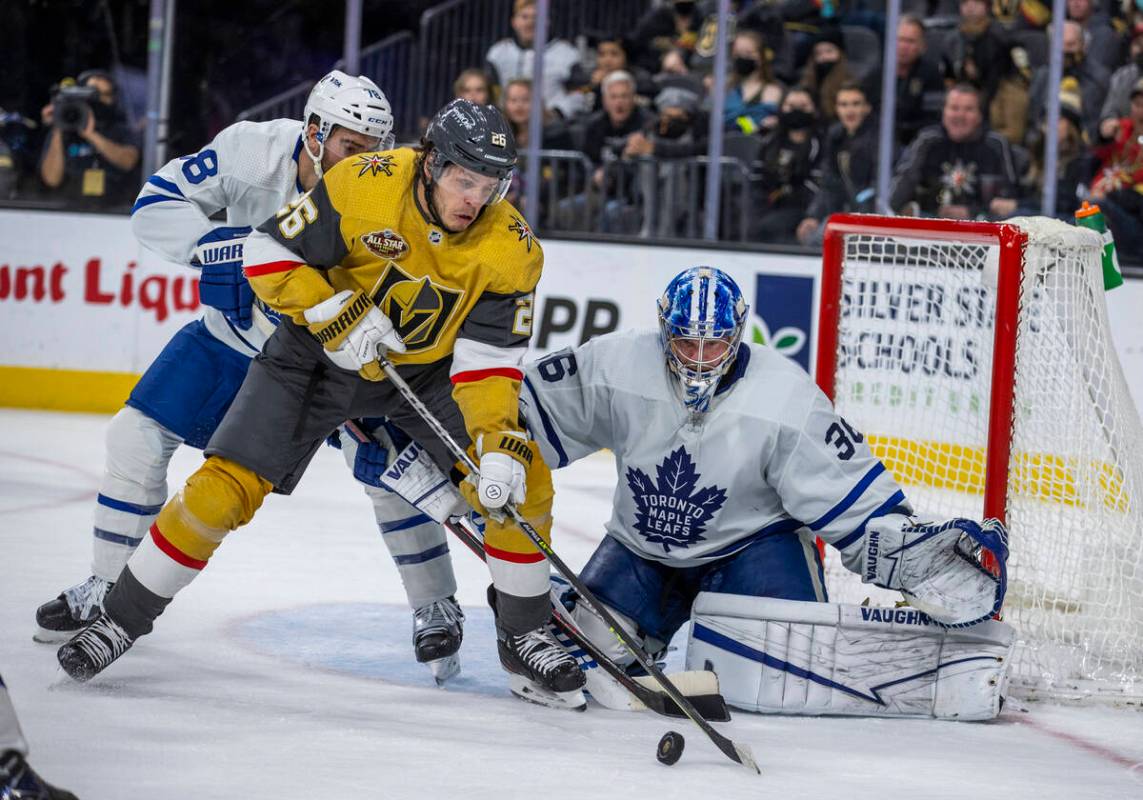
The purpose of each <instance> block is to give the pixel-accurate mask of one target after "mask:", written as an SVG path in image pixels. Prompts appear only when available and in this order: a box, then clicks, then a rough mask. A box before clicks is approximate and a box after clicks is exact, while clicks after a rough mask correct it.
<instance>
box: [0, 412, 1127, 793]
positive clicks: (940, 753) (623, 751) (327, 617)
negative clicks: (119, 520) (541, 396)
mask: <svg viewBox="0 0 1143 800" xmlns="http://www.w3.org/2000/svg"><path fill="white" fill-rule="evenodd" d="M106 423H107V417H101V416H88V415H73V414H51V413H42V412H24V411H0V598H2V603H0V672H2V674H3V676H4V679H5V682H6V683H7V684H8V686H9V689H10V691H11V693H12V697H13V699H14V701H15V703H16V706H17V710H18V712H19V714H20V717H21V722H22V724H23V726H24V732H25V734H26V736H27V738H28V740H29V742H30V744H31V748H32V754H31V761H32V763H33V764H34V765H35V766H36V767H37V769H39V770H40V772H42V773H43V774H44V775H45V776H46V777H48V778H49V779H50V780H52V781H53V782H55V783H58V784H60V785H62V786H65V787H67V788H69V789H71V790H73V791H75V792H76V793H77V794H78V795H79V797H80V798H83V800H130V799H131V798H147V799H148V800H156V799H161V800H167V799H168V798H169V799H170V800H179V799H181V798H187V800H207V799H208V798H227V799H228V800H229V799H231V798H235V799H236V798H303V797H321V798H325V797H337V798H437V797H440V798H446V797H447V798H494V799H495V800H507V799H509V798H512V799H514V798H535V800H555V799H556V798H577V799H582V798H656V800H658V798H674V797H680V798H699V797H702V798H707V797H709V798H719V799H720V800H721V799H722V798H738V797H742V798H747V797H749V798H843V797H844V798H846V799H847V800H862V799H865V798H868V800H885V798H887V797H908V798H911V799H914V798H916V799H920V800H927V799H928V798H957V799H960V798H977V797H999V798H1004V799H1005V800H1017V799H1018V798H1035V800H1080V799H1081V798H1099V800H1114V799H1117V798H1143V713H1140V712H1139V711H1138V710H1133V709H1112V708H1077V707H1064V706H1052V705H1041V704H1037V705H1033V706H1031V707H1030V708H1029V709H1028V710H1026V711H1020V710H1016V709H1013V708H1011V706H1010V707H1009V708H1007V709H1006V710H1005V711H1004V713H1002V714H1001V716H1000V718H999V719H998V720H996V721H995V722H992V723H985V724H982V723H952V722H936V721H913V720H909V721H900V720H872V719H808V718H776V717H763V716H759V715H754V714H750V713H746V712H737V713H735V714H734V719H733V721H732V722H730V723H727V724H721V725H719V726H718V727H719V729H720V730H721V731H722V732H723V733H724V734H725V735H727V736H729V737H731V738H732V739H734V740H735V741H738V742H742V743H745V744H748V745H749V746H750V747H751V748H753V751H754V754H755V756H756V757H757V759H758V761H759V763H760V764H761V765H762V769H763V775H762V776H761V777H758V776H755V775H752V774H749V773H747V771H746V770H744V769H742V768H741V767H739V766H737V765H735V764H733V763H732V762H730V761H729V760H727V759H726V758H725V757H724V756H723V755H722V754H721V753H719V752H718V751H717V750H715V749H714V747H713V746H712V745H711V744H710V743H709V742H708V741H707V740H706V739H705V737H704V736H703V734H702V733H701V732H699V731H698V729H697V728H695V727H694V726H693V725H691V724H690V723H688V722H686V721H675V720H670V721H668V720H666V719H664V718H662V717H656V716H654V715H651V714H648V713H640V714H636V713H621V712H615V711H608V710H604V709H602V708H600V707H598V706H592V707H590V708H589V709H588V711H587V712H586V713H582V714H576V713H572V712H567V711H555V710H550V709H546V708H540V707H537V706H531V705H527V704H525V703H523V702H521V701H519V700H516V699H514V698H513V697H511V696H510V695H509V694H508V693H507V690H506V689H505V684H504V680H503V677H502V675H501V673H500V671H499V667H498V665H497V663H496V658H495V653H494V648H493V646H492V641H493V640H492V633H491V617H490V615H489V612H488V611H487V608H486V606H485V604H484V593H485V587H486V585H487V583H488V577H487V573H486V571H485V567H484V566H483V565H482V564H481V563H479V562H478V561H477V560H476V559H475V558H474V557H472V556H470V555H469V554H468V553H467V551H465V550H464V549H463V547H461V546H455V545H454V546H453V548H452V551H453V561H454V564H455V566H456V571H457V574H458V578H459V581H460V591H459V593H458V594H459V599H460V601H461V603H462V604H463V605H464V606H465V608H466V610H467V612H468V614H469V622H468V625H467V627H466V638H465V643H464V647H463V648H462V651H461V655H462V663H463V672H462V676H461V677H460V679H458V680H457V682H456V683H455V684H453V685H450V686H449V687H448V688H446V689H437V688H435V687H434V686H433V685H432V680H431V678H430V675H429V672H428V670H427V669H425V668H424V667H423V666H420V665H418V664H416V663H414V661H413V658H412V649H411V644H410V641H409V640H410V614H409V612H408V610H407V608H406V607H405V601H404V595H403V592H402V590H401V587H400V585H399V581H398V578H397V573H396V570H395V568H394V567H393V564H392V562H391V561H390V560H389V557H388V555H387V553H386V551H385V548H384V546H383V545H382V543H381V540H380V534H379V533H378V532H377V529H376V527H375V525H374V523H373V519H372V511H371V508H370V506H369V504H368V501H367V500H366V498H365V496H364V495H363V494H362V492H361V491H360V489H358V488H357V486H356V485H355V484H354V482H353V481H352V480H351V479H350V477H349V475H348V473H347V470H346V469H345V467H344V465H343V463H342V461H341V457H340V455H339V454H337V453H336V452H334V451H332V450H328V448H327V449H326V451H325V452H322V453H320V454H319V455H318V457H317V458H316V460H315V462H314V464H313V465H312V466H311V468H310V470H309V472H308V473H307V474H306V477H305V479H304V480H303V481H302V484H301V486H300V487H299V488H298V490H297V491H296V492H295V494H294V495H293V496H291V497H278V496H274V497H271V498H270V499H269V500H268V501H267V502H266V504H265V506H264V507H263V509H262V510H261V511H260V512H259V513H258V515H257V517H256V519H255V520H254V522H253V523H252V524H251V525H249V526H248V527H247V528H245V529H242V530H240V531H238V532H237V533H235V534H233V535H232V536H230V537H229V538H228V539H227V541H226V542H225V543H224V545H223V546H222V548H221V549H220V550H219V552H218V554H217V555H216V557H215V558H214V559H213V560H212V561H211V563H210V566H209V567H208V568H207V569H206V571H205V572H204V573H203V575H202V576H201V577H200V578H199V579H198V580H196V581H195V582H194V583H193V584H192V585H191V586H190V587H189V588H188V589H187V590H185V591H184V592H182V593H181V594H180V595H179V596H178V598H177V599H176V600H175V601H174V602H173V603H172V604H171V606H170V608H169V609H168V611H167V613H166V614H164V615H163V617H162V618H161V619H160V620H159V621H158V624H157V625H156V629H155V632H154V633H153V634H152V635H150V636H148V637H146V638H145V639H142V640H140V642H139V643H138V644H137V645H136V646H135V647H134V648H133V649H132V650H131V651H130V652H129V653H128V654H127V655H126V656H124V657H123V658H122V659H121V660H120V661H119V662H117V663H115V664H114V665H112V666H111V667H110V668H109V669H108V670H107V671H106V672H105V673H104V674H103V675H101V676H99V677H97V678H96V679H95V680H93V681H91V682H90V683H89V684H87V685H82V686H81V685H78V684H75V683H73V682H71V681H70V680H69V679H68V678H67V677H66V676H65V675H64V674H63V673H62V672H61V671H60V670H59V668H58V667H57V665H56V660H55V647H54V646H51V645H42V644H36V643H34V642H32V632H33V630H34V621H33V613H34V611H35V608H36V606H37V605H39V604H40V603H42V602H45V601H46V600H49V599H51V598H52V597H54V596H55V595H56V594H57V593H58V592H59V591H60V590H61V589H63V588H65V587H67V586H70V585H72V584H74V583H77V582H79V581H80V580H82V579H83V578H85V577H86V576H87V575H88V574H89V571H90V570H89V562H90V550H91V542H90V531H91V511H92V503H93V501H94V498H95V495H96V491H97V487H98V481H99V474H100V470H101V467H102V450H103V431H104V428H105V426H106ZM200 459H201V454H200V453H198V452H197V451H193V450H182V451H180V452H179V453H177V454H176V456H175V460H174V462H173V468H172V474H171V489H172V491H174V490H176V489H177V488H178V487H179V486H181V483H182V480H183V478H185V476H186V475H187V474H189V472H190V471H191V470H192V469H194V467H195V466H196V465H197V464H198V462H199V460H200ZM613 469H614V467H613V462H612V461H611V459H610V458H609V457H608V456H606V455H600V456H597V457H594V458H592V459H588V460H587V461H585V462H582V463H581V464H579V465H576V466H574V467H573V468H571V469H568V470H565V471H563V472H560V473H557V477H556V489H557V495H556V508H555V513H556V528H555V546H556V548H557V550H558V552H560V553H561V554H562V555H563V556H564V557H565V559H566V560H567V561H568V562H569V563H570V564H572V565H573V566H576V567H578V566H581V565H582V564H583V563H584V562H585V561H586V559H587V557H588V555H589V554H590V553H591V550H592V547H593V545H594V544H595V543H596V542H597V541H598V539H599V537H600V533H601V530H602V525H603V522H604V520H605V518H606V517H607V515H608V514H609V510H610V494H611V488H612V486H613V485H614V475H613ZM675 658H676V659H677V658H678V654H677V653H676V654H675ZM669 729H674V730H678V731H680V732H681V733H683V734H684V735H685V736H686V750H685V752H684V753H683V756H682V759H681V761H679V763H678V764H676V765H675V766H674V767H665V766H662V765H660V764H659V763H657V762H656V760H655V756H654V751H655V745H656V743H657V742H658V740H659V737H660V736H662V734H663V733H664V732H665V731H667V730H669Z"/></svg>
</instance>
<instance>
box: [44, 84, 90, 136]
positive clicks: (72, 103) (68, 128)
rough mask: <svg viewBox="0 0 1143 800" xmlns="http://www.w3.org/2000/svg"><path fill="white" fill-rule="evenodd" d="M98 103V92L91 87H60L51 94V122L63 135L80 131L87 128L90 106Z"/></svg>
mask: <svg viewBox="0 0 1143 800" xmlns="http://www.w3.org/2000/svg"><path fill="white" fill-rule="evenodd" d="M94 102H99V90H98V89H96V88H94V87H91V86H75V85H74V84H73V85H70V86H68V85H63V84H62V83H61V85H60V86H59V87H58V88H57V89H56V91H55V92H54V93H53V94H52V109H53V111H52V113H53V121H54V124H55V126H56V127H57V128H59V129H60V130H61V131H62V132H64V133H74V132H76V131H81V130H83V129H84V128H85V127H86V126H87V118H88V115H90V114H91V104H92V103H94Z"/></svg>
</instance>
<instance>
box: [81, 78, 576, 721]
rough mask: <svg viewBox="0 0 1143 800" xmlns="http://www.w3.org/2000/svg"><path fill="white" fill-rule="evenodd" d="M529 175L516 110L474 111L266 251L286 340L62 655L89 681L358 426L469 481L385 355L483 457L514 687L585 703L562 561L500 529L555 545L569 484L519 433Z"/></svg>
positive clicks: (280, 334) (531, 241) (340, 175)
mask: <svg viewBox="0 0 1143 800" xmlns="http://www.w3.org/2000/svg"><path fill="white" fill-rule="evenodd" d="M515 163H516V149H515V143H514V141H513V139H512V133H511V131H510V130H509V128H508V126H507V123H506V121H505V120H504V118H503V117H502V115H501V114H500V112H499V111H498V110H496V109H495V108H493V107H491V106H478V105H475V104H473V103H471V102H469V101H466V100H454V101H452V102H451V103H449V104H448V105H447V106H445V107H444V108H443V109H442V110H441V111H440V112H439V113H438V114H437V115H436V117H434V119H433V121H432V122H431V123H430V125H429V128H428V131H427V132H426V134H425V139H424V141H423V143H422V146H421V147H420V148H416V149H412V148H403V149H398V150H392V151H387V152H378V153H367V154H364V155H362V156H359V157H357V158H355V159H346V160H345V161H343V162H342V163H340V164H338V165H337V166H336V167H334V168H333V169H331V170H329V172H327V173H326V175H325V176H324V178H323V179H322V181H321V182H319V184H318V185H317V186H316V187H315V188H314V190H313V191H311V192H308V193H307V194H304V195H302V196H301V197H300V198H299V199H298V200H297V201H295V202H294V203H292V204H291V205H290V206H287V207H286V208H284V209H282V210H281V211H279V212H278V214H277V216H276V218H274V219H271V220H268V221H267V222H266V223H264V224H263V225H261V226H260V227H259V228H258V230H257V231H256V232H255V233H254V234H252V235H251V237H250V238H249V239H248V240H247V243H246V248H245V256H244V267H245V272H246V275H247V277H248V279H249V281H250V284H251V286H252V288H253V290H254V292H255V293H256V294H257V295H258V297H259V298H260V299H261V300H263V301H264V302H265V303H266V304H267V305H268V306H270V307H271V308H272V309H274V310H275V311H277V312H278V313H280V314H281V315H282V317H283V321H282V324H281V325H280V326H279V328H278V330H277V332H276V333H275V334H274V335H273V336H272V337H271V338H270V340H269V341H267V343H266V346H265V347H264V348H263V351H262V353H261V354H260V355H259V356H258V357H257V358H256V359H255V361H254V363H253V365H252V366H251V368H250V372H249V373H248V374H247V377H246V381H245V382H244V384H243V386H242V389H241V391H240V392H239V394H238V396H237V398H236V399H235V401H234V403H233V405H232V406H231V409H230V411H229V412H228V413H227V415H226V417H225V419H224V420H223V422H222V424H221V425H220V426H219V428H218V430H217V431H216V433H215V435H214V436H213V437H212V439H211V440H210V443H209V444H208V446H207V448H206V450H205V452H206V454H207V456H208V457H209V458H208V459H207V461H206V463H205V465H204V466H203V467H202V468H201V469H199V470H198V471H197V472H195V473H194V474H193V475H192V476H191V477H190V478H189V479H188V481H187V483H186V486H185V487H184V488H183V490H182V491H181V492H179V493H178V494H177V495H176V496H175V498H174V499H173V500H171V501H170V502H169V503H167V505H166V506H165V507H164V508H163V510H162V511H161V512H160V514H159V516H158V519H157V520H156V522H155V524H154V526H152V528H151V531H150V536H149V537H147V538H146V539H145V540H144V543H143V544H142V545H141V546H140V547H139V549H138V550H137V551H136V553H135V554H134V555H133V556H132V558H131V560H130V561H129V562H128V564H127V567H126V568H125V569H124V571H123V574H122V575H121V576H120V578H119V580H118V581H117V582H116V584H115V587H114V589H113V590H112V591H111V593H110V594H108V596H107V598H106V600H105V601H104V609H105V611H104V613H103V614H102V615H101V616H100V617H98V618H97V619H96V621H95V622H94V623H93V624H92V625H91V626H90V627H88V628H87V629H86V630H84V631H83V632H81V633H80V634H79V635H77V636H76V637H74V638H73V639H72V640H71V641H70V642H68V643H67V644H65V645H64V646H63V647H61V648H60V651H59V660H60V663H61V665H62V666H63V668H64V670H65V671H66V672H67V673H68V674H69V675H71V676H72V677H73V678H76V679H77V680H87V679H89V678H90V677H92V676H93V675H95V674H97V673H98V672H100V671H101V670H102V669H103V668H105V667H106V666H107V665H108V664H110V663H111V662H112V661H114V660H115V659H116V658H118V657H119V656H120V655H121V654H122V653H123V652H125V651H126V650H127V648H129V647H130V646H131V644H132V643H133V642H134V640H135V639H136V638H138V637H139V636H141V635H143V634H146V633H149V632H150V630H151V628H152V625H153V622H154V620H155V619H156V618H157V617H158V616H159V614H161V613H162V611H163V609H164V608H165V607H166V605H167V604H168V603H169V602H170V600H171V598H172V597H174V595H175V593H176V592H178V591H179V590H180V589H181V588H183V587H184V586H186V585H187V584H188V583H189V582H190V581H191V580H192V579H193V578H194V576H195V575H197V574H198V572H200V571H201V570H202V568H203V567H204V566H205V565H206V563H207V561H208V560H209V558H210V556H211V554H212V553H213V552H214V550H215V549H216V548H217V547H218V545H219V544H220V543H221V541H222V539H223V538H224V537H225V536H226V535H227V533H229V532H230V531H232V530H234V529H235V528H237V527H239V526H241V525H244V524H246V523H247V522H249V521H250V519H251V518H252V517H253V516H254V513H255V512H256V511H257V509H258V507H259V506H260V505H261V503H262V500H263V499H264V498H265V496H266V495H267V494H269V493H270V492H271V491H276V492H280V493H284V494H289V493H290V492H291V491H292V490H293V488H294V486H295V485H296V484H297V481H298V479H299V478H300V477H301V475H302V473H303V471H304V470H305V468H306V465H307V464H308V463H309V460H310V458H311V457H312V456H313V454H314V452H315V451H316V450H317V448H318V447H319V446H320V445H321V443H322V441H323V440H324V439H325V437H326V436H327V435H329V433H330V432H331V431H333V430H334V429H335V428H336V427H337V426H338V425H339V424H341V422H342V421H344V420H346V419H352V418H357V417H376V416H382V415H384V416H388V417H389V418H390V419H392V420H393V421H394V422H395V423H396V424H398V425H399V426H400V427H402V428H403V429H405V430H406V431H407V432H408V433H409V434H410V435H411V436H412V437H413V438H414V439H416V440H418V441H420V442H421V443H422V444H423V445H424V446H425V448H426V449H427V450H428V451H429V453H430V454H431V455H432V456H433V458H434V460H436V461H437V462H438V464H440V465H441V466H443V467H445V468H446V469H448V468H450V467H452V466H453V464H452V463H451V461H452V460H451V459H450V458H449V455H448V451H447V450H446V449H445V447H444V446H443V444H441V443H440V442H439V441H437V439H436V437H435V436H433V434H432V433H431V430H430V429H429V428H428V426H427V425H426V424H425V423H424V421H423V420H422V419H421V418H420V417H419V416H418V415H417V414H416V413H415V412H413V411H412V410H411V409H410V408H408V407H407V406H406V405H405V404H404V402H403V401H402V399H401V397H400V394H399V393H398V392H397V390H396V389H395V388H394V387H393V386H392V385H391V384H390V382H389V381H386V380H384V374H383V373H382V371H381V369H380V367H379V365H378V361H377V356H378V354H379V353H383V354H386V356H387V357H388V358H389V359H390V360H391V361H392V362H393V363H394V364H395V365H396V366H397V369H398V370H399V372H400V373H401V375H402V377H404V379H405V380H406V381H407V382H408V383H409V384H410V385H411V386H412V387H413V389H414V390H415V391H417V392H418V394H419V395H420V397H421V399H422V401H423V402H424V403H425V404H426V405H427V406H428V407H429V409H430V410H431V411H432V412H433V413H434V414H435V415H436V416H437V418H438V419H439V420H440V421H441V422H442V423H443V424H444V425H445V427H446V428H448V429H449V432H450V433H451V434H452V435H453V436H454V437H455V438H456V439H457V440H458V441H461V442H463V443H471V445H472V447H473V451H474V453H475V455H476V457H477V460H478V463H479V467H480V478H479V481H478V482H477V483H476V485H475V486H474V485H472V484H471V483H469V482H467V481H466V482H465V483H464V484H462V491H464V493H465V496H466V497H467V498H468V499H469V500H470V502H472V504H473V505H474V506H475V507H476V508H478V509H479V510H481V511H483V512H485V513H486V518H487V519H488V528H487V531H486V540H485V547H486V552H487V556H488V559H487V561H488V564H489V568H490V571H491V573H492V581H493V585H494V587H495V591H494V592H492V593H491V594H492V603H493V607H494V609H495V611H496V618H497V633H498V639H499V649H500V656H501V662H502V663H503V664H504V666H505V668H506V669H507V670H508V671H509V673H510V675H511V676H512V680H511V685H512V688H513V691H516V692H517V693H518V694H521V695H527V696H529V697H533V698H534V697H535V696H536V693H537V692H538V693H540V694H541V695H550V696H552V697H550V698H547V699H554V700H556V701H557V702H556V703H555V704H560V702H559V701H561V700H562V701H565V702H570V704H572V705H579V704H580V703H581V702H582V695H581V694H580V692H579V689H580V687H581V686H582V685H583V676H582V673H581V672H580V670H579V669H578V667H577V666H576V664H575V662H574V660H573V659H572V658H571V657H570V656H569V655H568V654H567V653H565V652H564V651H563V650H562V649H561V648H560V647H559V645H558V643H556V642H555V641H554V639H552V638H551V636H550V634H548V633H547V632H546V630H545V623H546V622H547V620H548V617H549V614H550V610H549V605H548V567H547V562H546V561H545V560H544V558H543V556H542V555H541V554H540V553H539V552H538V551H537V550H536V548H535V546H534V545H532V543H531V542H530V541H529V540H528V539H527V538H526V537H525V536H524V534H523V533H522V532H521V531H519V530H518V529H517V528H516V527H515V525H514V524H513V523H511V522H510V521H504V522H499V521H497V518H500V517H502V515H501V514H499V513H497V512H498V511H499V510H500V509H502V508H503V506H504V505H505V503H506V502H508V501H509V500H511V501H512V502H515V503H516V505H517V508H519V510H520V511H521V512H522V513H523V514H524V516H525V517H526V518H527V519H528V520H529V521H530V522H531V523H532V524H533V525H534V526H535V527H536V528H537V529H538V530H539V531H540V532H541V533H542V535H544V536H545V537H547V536H548V535H550V530H551V504H552V484H551V475H550V473H549V471H548V469H547V467H546V466H545V465H544V461H543V459H542V458H539V457H536V456H535V446H534V444H533V443H532V442H531V441H530V440H529V438H528V436H527V434H526V433H525V432H524V430H523V427H522V425H521V423H520V420H519V418H518V397H519V388H520V382H521V380H522V377H523V376H522V371H521V363H522V360H523V356H524V353H525V349H526V346H527V342H528V339H529V337H530V335H531V327H532V298H533V291H534V289H535V286H536V282H537V281H538V280H539V277H540V272H541V269H542V267H543V251H542V249H541V247H540V244H539V242H538V241H536V239H535V237H534V236H533V235H532V232H531V229H530V227H529V226H528V223H527V222H526V221H525V220H524V218H523V216H522V215H521V214H520V213H519V212H518V211H516V210H515V209H514V208H513V207H512V205H511V204H510V203H508V202H504V201H503V197H504V193H505V191H506V190H507V187H508V184H509V182H510V181H511V177H512V171H513V168H514V166H515ZM488 512H491V513H488Z"/></svg>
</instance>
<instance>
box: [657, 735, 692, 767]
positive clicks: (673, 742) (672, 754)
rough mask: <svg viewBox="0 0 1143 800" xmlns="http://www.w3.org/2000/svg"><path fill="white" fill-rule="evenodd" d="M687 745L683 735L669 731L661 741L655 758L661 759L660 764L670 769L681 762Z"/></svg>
mask: <svg viewBox="0 0 1143 800" xmlns="http://www.w3.org/2000/svg"><path fill="white" fill-rule="evenodd" d="M685 744H686V742H685V741H684V739H683V735H682V734H681V733H678V732H676V731H667V732H666V733H664V734H663V738H662V739H660V740H659V747H658V749H656V750H655V758H657V759H659V763H660V764H666V765H667V766H668V767H669V766H671V765H672V764H674V763H675V762H676V761H678V760H679V757H680V756H681V755H682V754H683V746H684V745H685Z"/></svg>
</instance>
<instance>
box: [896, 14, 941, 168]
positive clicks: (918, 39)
mask: <svg viewBox="0 0 1143 800" xmlns="http://www.w3.org/2000/svg"><path fill="white" fill-rule="evenodd" d="M944 92H945V84H944V81H943V80H942V79H941V70H940V67H938V66H937V63H936V62H935V61H934V60H933V59H931V58H929V57H928V56H927V55H926V53H925V23H924V22H923V21H921V18H920V17H915V16H913V15H911V14H906V15H904V16H903V17H901V21H900V23H898V25H897V125H896V130H897V144H898V145H900V146H901V147H904V146H906V145H908V144H909V143H910V142H912V141H913V139H915V138H916V136H917V134H918V133H919V132H920V130H921V128H927V127H928V126H930V125H935V124H937V122H939V121H940V118H941V99H942V98H943V96H944Z"/></svg>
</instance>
